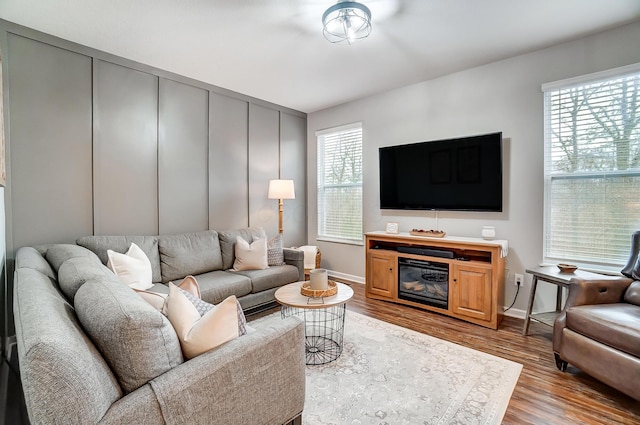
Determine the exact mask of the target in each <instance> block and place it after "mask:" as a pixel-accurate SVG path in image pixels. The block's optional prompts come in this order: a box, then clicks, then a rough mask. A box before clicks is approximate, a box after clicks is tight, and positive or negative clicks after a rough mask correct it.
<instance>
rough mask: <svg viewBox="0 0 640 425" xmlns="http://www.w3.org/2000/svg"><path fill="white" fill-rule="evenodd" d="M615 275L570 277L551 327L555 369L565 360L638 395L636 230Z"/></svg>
mask: <svg viewBox="0 0 640 425" xmlns="http://www.w3.org/2000/svg"><path fill="white" fill-rule="evenodd" d="M632 240H633V243H632V253H631V256H630V258H629V263H628V264H627V266H626V267H625V268H624V269H623V270H622V274H623V275H624V276H623V277H620V279H614V280H611V279H606V280H605V279H603V280H583V279H578V278H574V279H572V280H571V286H570V288H569V296H568V298H567V302H566V305H565V308H564V310H563V312H562V313H561V314H560V315H559V316H558V318H557V319H556V321H555V324H554V327H553V351H554V355H555V360H556V366H557V367H558V369H560V370H562V371H565V370H566V368H567V363H571V364H572V365H574V366H576V367H578V368H580V369H581V370H583V371H584V372H586V373H588V374H589V375H591V376H593V377H594V378H596V379H598V380H600V381H602V382H604V383H605V384H607V385H610V386H612V387H614V388H616V389H617V390H619V391H621V392H623V393H625V394H627V395H629V396H630V397H633V398H634V399H636V400H640V259H638V256H639V254H640V232H635V233H634V234H633V239H632Z"/></svg>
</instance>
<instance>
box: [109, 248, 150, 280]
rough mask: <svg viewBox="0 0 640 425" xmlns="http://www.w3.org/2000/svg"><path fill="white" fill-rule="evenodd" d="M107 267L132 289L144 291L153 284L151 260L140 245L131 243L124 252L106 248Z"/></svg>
mask: <svg viewBox="0 0 640 425" xmlns="http://www.w3.org/2000/svg"><path fill="white" fill-rule="evenodd" d="M107 256H108V257H109V261H108V262H107V267H109V268H110V269H111V270H112V271H113V272H114V273H115V274H116V276H118V279H120V280H121V281H122V282H124V283H126V284H127V285H129V286H130V287H131V288H133V289H139V290H141V291H144V290H146V289H149V288H151V287H152V286H153V282H152V276H153V272H152V270H151V261H149V258H147V255H146V254H145V253H144V251H143V250H142V249H140V247H139V246H138V245H136V244H134V243H131V246H130V247H129V250H128V251H127V252H126V254H121V253H119V252H115V251H112V250H110V249H109V250H107Z"/></svg>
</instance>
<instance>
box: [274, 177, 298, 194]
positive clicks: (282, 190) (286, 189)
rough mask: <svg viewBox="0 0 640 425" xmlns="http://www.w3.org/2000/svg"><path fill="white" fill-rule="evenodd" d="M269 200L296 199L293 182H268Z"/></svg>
mask: <svg viewBox="0 0 640 425" xmlns="http://www.w3.org/2000/svg"><path fill="white" fill-rule="evenodd" d="M269 199H296V195H295V191H294V189H293V180H270V181H269Z"/></svg>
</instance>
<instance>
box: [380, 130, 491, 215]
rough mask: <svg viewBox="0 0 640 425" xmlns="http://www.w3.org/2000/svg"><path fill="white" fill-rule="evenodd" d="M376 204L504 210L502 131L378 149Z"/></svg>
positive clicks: (431, 208)
mask: <svg viewBox="0 0 640 425" xmlns="http://www.w3.org/2000/svg"><path fill="white" fill-rule="evenodd" d="M379 154H380V208H381V209H394V210H403V209H405V210H440V211H502V133H501V132H499V133H490V134H483V135H478V136H471V137H461V138H456V139H448V140H437V141H432V142H421V143H411V144H407V145H397V146H386V147H381V148H380V151H379Z"/></svg>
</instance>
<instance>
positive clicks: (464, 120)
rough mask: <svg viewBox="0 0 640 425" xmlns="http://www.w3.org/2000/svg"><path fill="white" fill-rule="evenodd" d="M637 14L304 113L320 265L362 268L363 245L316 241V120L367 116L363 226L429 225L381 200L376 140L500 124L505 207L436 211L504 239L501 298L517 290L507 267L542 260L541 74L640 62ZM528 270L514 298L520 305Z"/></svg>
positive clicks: (542, 304)
mask: <svg viewBox="0 0 640 425" xmlns="http://www.w3.org/2000/svg"><path fill="white" fill-rule="evenodd" d="M639 41H640V23H635V24H631V25H627V26H625V27H621V28H618V29H614V30H611V31H608V32H604V33H601V34H598V35H594V36H590V37H585V38H582V39H578V40H575V41H572V42H569V43H564V44H561V45H558V46H555V47H550V48H547V49H544V50H540V51H536V52H533V53H529V54H526V55H522V56H517V57H513V58H510V59H506V60H503V61H500V62H495V63H491V64H488V65H485V66H481V67H477V68H473V69H469V70H466V71H462V72H459V73H455V74H451V75H447V76H445V77H442V78H438V79H434V80H431V81H424V82H422V83H418V84H414V85H411V86H407V87H403V88H399V89H396V90H391V91H388V92H385V93H381V94H379V95H376V96H372V97H369V98H365V99H360V100H357V101H354V102H350V103H347V104H344V105H341V106H337V107H334V108H330V109H326V110H322V111H318V112H314V113H311V114H309V117H308V123H307V125H308V129H307V140H308V149H309V159H308V163H307V164H308V179H309V180H308V181H309V187H308V195H309V203H308V208H309V242H310V244H316V245H318V246H320V248H321V250H322V262H323V267H326V268H328V269H331V270H335V271H339V272H341V273H344V274H348V275H351V276H353V277H355V278H360V279H363V277H364V268H365V267H364V265H365V263H364V249H363V247H360V246H352V245H345V244H334V243H329V242H321V241H316V237H317V226H316V217H317V211H316V206H315V205H316V202H315V197H316V177H315V176H316V165H315V164H316V137H315V132H316V131H317V130H321V129H325V128H328V127H334V126H338V125H342V124H347V123H351V122H356V121H362V122H363V129H364V152H363V153H364V164H363V165H364V229H365V231H373V230H384V228H385V224H386V223H387V222H390V221H392V222H399V223H400V230H401V231H403V232H408V231H409V230H410V229H411V228H414V227H416V228H424V229H432V228H434V227H435V213H433V212H429V211H422V212H402V211H387V210H384V211H382V210H380V207H379V198H378V197H379V194H378V186H379V183H378V178H379V176H378V148H379V147H381V146H387V145H397V144H403V143H410V142H418V141H424V140H437V139H444V138H450V137H458V136H467V135H473V134H482V133H488V132H493V131H502V132H503V137H504V138H505V143H504V145H505V146H504V148H505V149H504V164H505V168H504V176H505V188H504V194H505V199H504V212H502V213H468V212H466V213H464V212H458V213H454V212H440V213H439V223H438V227H439V228H440V229H442V230H444V231H446V232H447V234H448V235H452V236H471V237H480V231H481V228H482V226H483V225H492V226H495V227H496V236H497V238H499V239H507V240H508V241H509V246H510V251H509V256H508V257H507V268H508V271H509V273H508V274H507V276H508V282H507V285H506V288H505V302H507V303H510V302H511V301H512V300H513V297H514V295H515V289H516V288H515V286H514V285H513V274H514V273H524V270H525V268H527V267H532V266H535V265H537V264H539V263H540V261H541V260H542V223H543V145H544V134H543V117H542V115H543V96H542V91H541V84H542V83H545V82H549V81H557V80H561V79H565V78H569V77H574V76H578V75H584V74H589V73H592V72H597V71H602V70H606V69H611V68H616V67H620V66H624V65H628V64H632V63H636V62H640V49H639V48H638V42H639ZM530 284H531V281H530V276H527V277H526V278H525V287H524V288H523V289H524V290H521V291H520V294H519V295H518V299H517V302H516V304H515V309H517V310H516V312H519V313H520V314H521V313H522V310H524V309H525V308H526V300H527V299H528V295H529V289H530ZM543 286H544V287H543V288H542V291H543V297H542V298H540V299H537V301H536V308H538V309H541V308H547V307H548V306H551V305H552V303H553V296H552V294H553V292H552V291H553V288H551V287H547V285H543Z"/></svg>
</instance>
